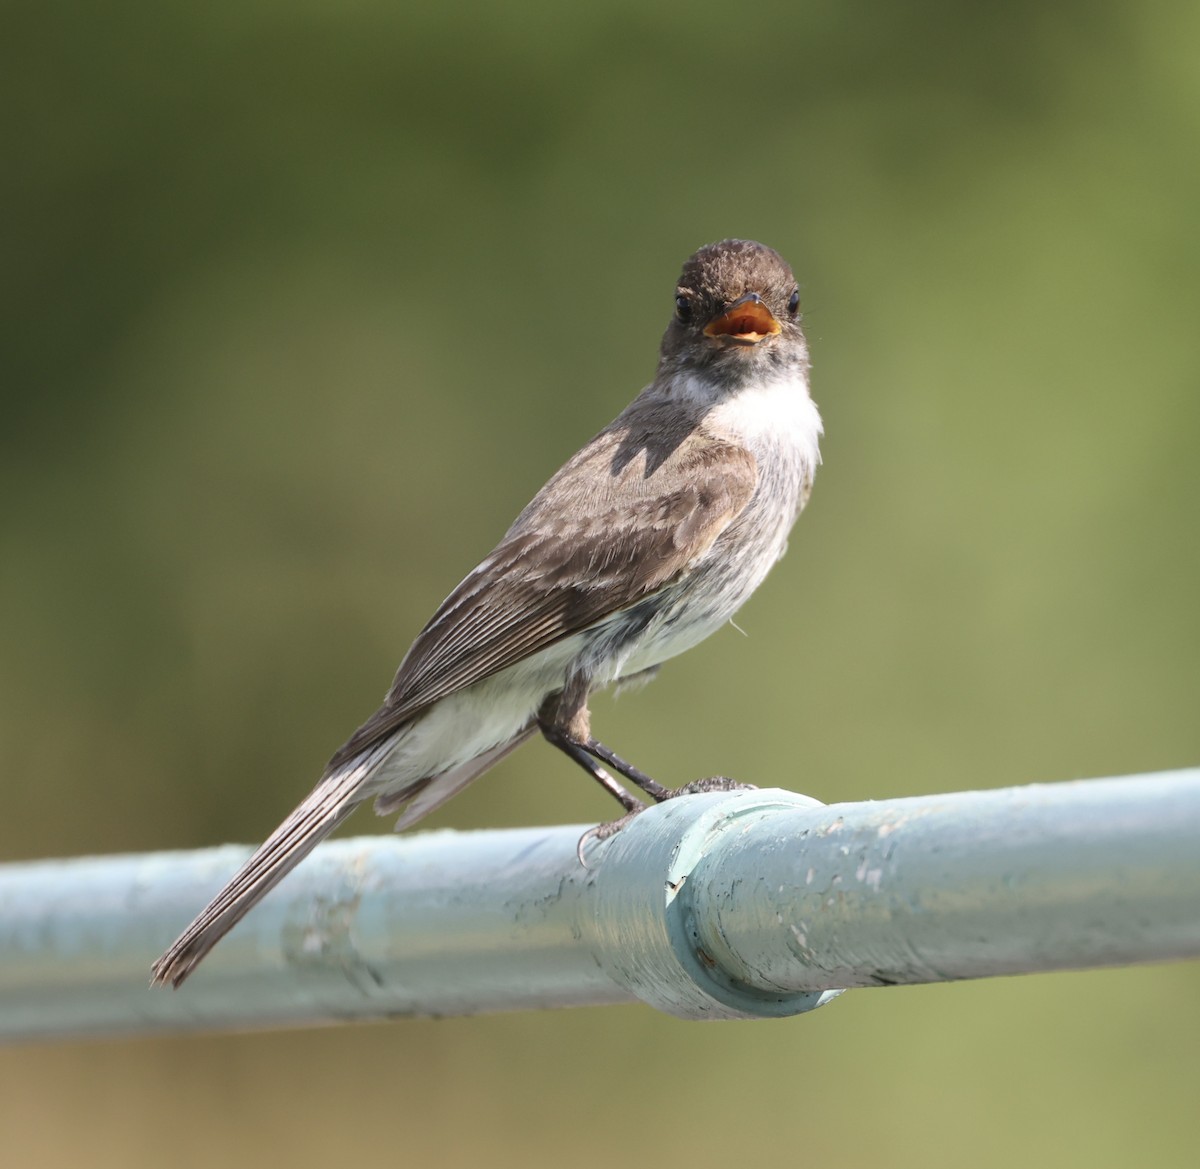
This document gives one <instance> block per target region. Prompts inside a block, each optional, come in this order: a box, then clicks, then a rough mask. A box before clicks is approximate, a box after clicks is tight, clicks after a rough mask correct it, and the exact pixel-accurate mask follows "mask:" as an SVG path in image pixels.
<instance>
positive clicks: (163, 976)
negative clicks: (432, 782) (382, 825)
mask: <svg viewBox="0 0 1200 1169" xmlns="http://www.w3.org/2000/svg"><path fill="white" fill-rule="evenodd" d="M382 754H386V752H381V751H380V749H379V748H376V749H374V750H373V751H370V752H366V753H364V754H363V755H361V756H359V757H358V759H356V760H354V761H353V762H352V763H351V764H349V765H348V766H344V767H341V768H339V769H338V770H337V771H335V772H334V773H333V774H332V775H329V776H326V777H325V778H324V779H322V780H321V782H320V783H318V784H317V786H316V787H315V788H313V790H312V791H311V792H310V793H309V794H308V796H306V797H305V798H304V800H303V801H302V802H301V803H300V805H299V806H298V807H297V808H296V809H295V811H293V812H292V813H291V814H290V815H289V816H288V817H287V819H286V820H284V822H283V823H282V824H280V825H279V827H278V828H276V829H275V831H274V832H272V833H271V835H270V836H268V837H267V839H266V840H265V841H264V842H263V844H262V845H261V847H259V848H258V849H257V850H256V851H255V853H254V855H253V856H251V857H250V859H249V860H248V861H246V863H245V864H244V865H243V866H242V867H241V868H240V869H239V870H238V871H237V873H235V874H234V876H233V878H232V879H231V880H230V882H229V884H228V885H226V886H225V888H224V889H222V890H221V892H220V893H218V894H217V895H216V897H214V898H213V899H212V901H211V902H209V904H208V905H207V906H206V907H205V908H204V909H203V910H202V911H201V912H200V915H199V916H198V917H197V918H196V920H195V921H194V922H192V924H191V925H190V926H188V928H187V929H186V930H184V931H183V933H182V934H180V935H179V937H178V938H177V939H176V940H175V941H174V942H173V943H172V944H171V946H170V948H169V949H168V950H167V951H166V953H164V954H163V956H162V957H161V958H159V960H158V961H157V962H155V963H154V966H153V967H152V975H151V979H150V983H151V985H152V986H157V985H162V984H165V983H168V982H169V983H171V984H172V985H174V986H179V984H180V983H181V982H183V980H184V979H185V978H187V976H188V975H189V974H191V972H192V971H193V970H194V969H195V968H196V966H197V964H198V963H199V962H200V961H201V960H202V959H203V958H204V956H205V955H206V954H207V953H208V952H209V950H211V949H212V948H213V946H215V945H216V944H217V942H219V941H220V940H221V938H223V937H224V936H225V935H226V934H227V933H228V932H229V931H230V930H231V929H232V928H233V927H234V926H235V925H236V924H237V923H238V922H239V921H241V919H242V918H243V917H244V916H245V915H246V914H247V913H248V912H249V911H250V910H251V909H252V908H253V907H254V906H255V905H257V904H258V902H259V901H261V900H262V898H263V897H265V896H266V894H267V893H268V892H269V891H270V890H271V889H273V888H274V887H275V886H276V885H277V884H279V882H280V881H281V880H283V878H284V877H285V876H286V875H287V874H288V873H289V872H291V870H292V869H294V868H295V867H296V865H298V864H299V863H300V862H301V861H302V860H303V859H304V858H305V857H306V856H308V854H309V853H310V852H312V850H313V849H314V848H316V846H317V845H318V844H320V843H321V841H322V840H324V839H325V837H326V836H328V835H329V834H330V833H331V832H332V831H333V830H334V829H335V828H337V826H338V825H339V824H341V823H342V821H343V820H345V819H346V818H347V817H348V816H349V815H350V814H351V812H353V811H354V809H355V808H357V807H358V805H359V804H360V803H361V802H362V800H363V798H364V796H365V793H364V786H365V781H366V780H367V778H368V777H369V776H370V773H371V772H372V771H373V770H374V769H375V766H376V765H377V764H378V763H379V761H380V758H381V757H382Z"/></svg>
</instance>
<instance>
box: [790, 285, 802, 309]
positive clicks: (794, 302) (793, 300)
mask: <svg viewBox="0 0 1200 1169" xmlns="http://www.w3.org/2000/svg"><path fill="white" fill-rule="evenodd" d="M799 307H800V289H798V288H797V289H794V290H793V291H792V295H791V296H790V297H789V298H788V312H789V313H791V314H792V316H795V315H796V310H797V309H798V308H799Z"/></svg>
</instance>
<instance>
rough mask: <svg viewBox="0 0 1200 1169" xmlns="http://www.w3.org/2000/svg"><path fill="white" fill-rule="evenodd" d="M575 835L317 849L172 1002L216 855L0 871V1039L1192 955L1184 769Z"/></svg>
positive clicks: (695, 1012) (767, 802)
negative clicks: (166, 951) (173, 954)
mask: <svg viewBox="0 0 1200 1169" xmlns="http://www.w3.org/2000/svg"><path fill="white" fill-rule="evenodd" d="M582 831H583V829H582V827H580V826H567V827H556V828H544V829H520V830H512V831H495V832H474V833H453V832H435V833H426V834H422V835H416V836H408V837H398V838H397V837H384V836H372V837H364V838H360V839H355V840H346V841H336V842H331V843H327V844H325V845H322V846H321V847H320V848H319V849H317V851H316V852H315V853H314V854H313V855H312V856H311V857H310V858H309V859H308V860H307V861H305V862H304V863H303V864H302V865H301V866H300V867H299V868H297V870H296V871H295V872H294V873H293V874H291V875H290V876H289V877H288V879H287V880H286V881H285V882H284V883H283V884H282V885H281V886H280V887H279V888H278V889H276V890H274V891H273V892H272V893H271V894H269V895H268V897H267V898H266V899H265V900H264V901H263V903H262V904H261V905H260V906H258V907H257V908H256V909H255V910H254V911H253V912H252V913H251V914H250V915H249V916H248V917H247V918H246V919H245V921H243V922H242V923H241V924H239V926H238V927H237V928H236V929H235V930H234V931H233V933H231V934H230V935H229V937H228V938H226V939H225V940H224V941H223V942H222V943H221V945H220V946H219V947H218V949H217V950H216V951H215V952H214V953H213V955H212V956H211V957H210V958H209V959H208V960H207V961H206V962H205V963H204V965H203V966H202V967H201V968H200V970H199V971H197V972H196V974H195V975H194V976H193V977H192V978H191V979H190V980H189V981H188V982H187V984H186V985H185V986H184V987H183V988H181V989H180V990H179V991H175V992H172V991H167V990H161V989H159V990H151V989H149V987H148V986H147V978H148V970H149V964H150V962H151V961H152V959H153V958H154V957H155V956H156V955H157V954H158V953H159V952H160V951H161V950H162V949H163V948H164V947H165V945H166V944H167V943H168V942H169V941H170V940H171V938H172V937H173V936H174V934H175V933H176V932H178V930H179V928H180V927H182V926H183V925H184V924H186V922H187V920H188V919H189V918H190V916H191V915H192V914H193V913H194V912H195V910H196V909H198V908H199V906H200V905H201V904H203V902H204V901H205V899H206V898H207V897H209V896H210V895H211V894H212V893H214V892H215V891H216V890H217V888H219V887H220V885H221V884H222V883H223V882H224V880H225V879H226V878H227V877H228V876H229V875H230V874H231V873H232V872H233V870H234V869H235V868H236V867H237V866H238V865H239V864H240V863H241V861H242V860H243V859H244V858H245V856H246V852H247V850H246V849H244V848H242V847H235V846H227V847H223V848H217V849H209V850H204V851H201V852H195V853H158V854H149V855H145V856H115V857H100V858H86V859H81V860H67V861H42V862H34V863H27V864H14V865H7V866H0V1038H3V1039H8V1040H20V1039H31V1038H49V1037H60V1038H76V1037H81V1036H87V1035H99V1034H108V1035H111V1034H134V1033H150V1032H158V1031H179V1030H201V1029H203V1030H216V1029H223V1028H250V1027H278V1026H295V1025H302V1024H315V1023H329V1022H337V1021H342V1020H349V1019H377V1018H383V1017H389V1016H396V1015H409V1014H468V1013H476V1012H481V1011H495V1010H509V1009H528V1008H541V1007H550V1006H575V1005H584V1004H590V1005H597V1004H606V1003H617V1002H629V1001H633V1000H635V999H641V1000H642V1001H644V1002H648V1003H650V1004H651V1005H653V1006H655V1007H658V1008H659V1009H661V1010H665V1011H669V1012H671V1013H673V1014H676V1015H680V1016H682V1017H685V1018H752V1017H778V1016H783V1015H791V1014H796V1013H798V1012H800V1011H804V1010H809V1009H811V1008H812V1007H814V1006H818V1005H821V1004H822V1003H825V1002H828V1001H830V1000H831V999H832V998H833V997H835V996H836V995H837V994H838V993H839V992H840V990H841V989H842V988H845V987H852V986H879V985H894V984H897V983H917V982H938V981H946V980H950V979H958V978H978V977H984V976H987V975H994V974H1014V973H1019V972H1034V971H1041V970H1055V969H1063V968H1068V967H1069V968H1085V967H1091V966H1105V965H1116V964H1124V963H1132V962H1145V961H1158V960H1163V959H1170V958H1184V957H1193V956H1197V955H1200V770H1190V771H1180V772H1173V773H1165V774H1160V775H1148V776H1140V777H1126V778H1121V779H1110V780H1088V781H1080V782H1074V783H1062V784H1051V785H1035V786H1031V787H1022V788H1009V789H1004V790H999V791H984V792H962V793H957V794H952V795H938V796H921V797H914V798H910V799H899V800H885V801H880V802H877V803H862V804H837V805H832V806H829V807H826V806H823V805H820V804H818V803H816V802H815V801H813V800H810V799H807V798H806V797H804V796H797V795H794V794H792V793H789V792H784V791H778V790H765V791H741V792H729V793H718V794H709V795H700V796H692V797H689V798H686V799H680V800H675V801H669V802H667V803H665V804H662V805H660V806H658V807H655V808H651V809H649V810H647V811H646V812H645V813H644V814H643V815H641V816H639V817H638V818H637V819H636V820H634V821H633V822H632V823H631V824H629V825H628V826H627V827H625V828H624V829H623V830H622V831H621V832H619V833H618V834H617V835H616V836H614V837H612V838H611V839H609V840H607V841H605V842H603V843H602V844H600V845H598V846H596V847H594V848H592V849H591V850H590V851H589V852H588V867H587V868H586V869H584V868H582V867H581V866H580V865H579V862H578V860H577V859H576V855H575V848H576V842H577V840H578V838H579V835H580V833H581V832H582Z"/></svg>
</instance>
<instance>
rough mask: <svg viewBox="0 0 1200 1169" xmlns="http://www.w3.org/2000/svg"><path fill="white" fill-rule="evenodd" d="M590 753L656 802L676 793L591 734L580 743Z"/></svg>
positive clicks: (659, 802) (660, 801)
mask: <svg viewBox="0 0 1200 1169" xmlns="http://www.w3.org/2000/svg"><path fill="white" fill-rule="evenodd" d="M579 745H580V746H581V747H582V748H583V749H584V750H585V751H586V752H587V753H588V754H589V755H591V756H593V757H594V758H596V759H599V760H600V761H601V762H602V763H607V764H608V765H609V767H611V768H612V769H613V770H614V771H615V772H617V773H618V774H619V775H623V776H624V777H625V778H626V779H627V780H629V782H630V783H632V784H636V785H637V786H638V787H640V788H641V789H642V791H644V792H645V793H646V795H648V796H649V797H650V798H651V799H652V800H653V801H654V802H655V803H656V804H661V803H662V802H663V800H669V799H670V798H671V796H673V795H674V794H675V793H674V792H673V791H672V790H671V789H670V788H669V787H663V785H662V784H661V783H659V782H658V781H657V780H653V779H651V778H650V777H649V776H648V775H647V774H646V773H645V772H644V771H639V770H638V769H637V768H636V767H634V765H633V764H632V763H629V762H626V760H624V759H622V758H621V756H620V755H618V754H616V752H615V751H612V750H610V749H609V748H608V747H606V746H605V745H604V744H603V743H601V742H600V741H599V740H598V739H593V738H592V737H591V735H589V736H588V737H587V739H586V740H585V741H584V742H582V743H580V744H579Z"/></svg>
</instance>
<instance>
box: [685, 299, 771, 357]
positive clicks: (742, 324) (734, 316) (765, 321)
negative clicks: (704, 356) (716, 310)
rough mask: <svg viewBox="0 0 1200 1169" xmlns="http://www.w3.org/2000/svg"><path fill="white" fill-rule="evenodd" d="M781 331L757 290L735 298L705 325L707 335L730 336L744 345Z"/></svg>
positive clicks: (754, 343)
mask: <svg viewBox="0 0 1200 1169" xmlns="http://www.w3.org/2000/svg"><path fill="white" fill-rule="evenodd" d="M778 332H780V327H779V322H778V321H777V320H776V319H775V316H774V314H773V313H772V312H771V310H770V309H769V308H767V306H766V305H765V304H763V302H762V297H760V296H759V295H758V293H757V292H748V293H746V295H745V296H743V297H742V298H741V299H740V300H735V301H734V302H733V304H731V305H730V306H729V307H728V308H727V309H726V310H725V311H724V312H723V313H722V314H721V315H720V316H719V317H713V319H712V320H711V321H709V322H708V324H707V325H705V326H704V335H705V336H706V337H728V338H729V339H730V340H731V341H740V342H742V344H744V345H757V344H758V343H759V342H760V341H762V340H764V339H765V338H767V337H773V336H774V335H775V334H776V333H778Z"/></svg>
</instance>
